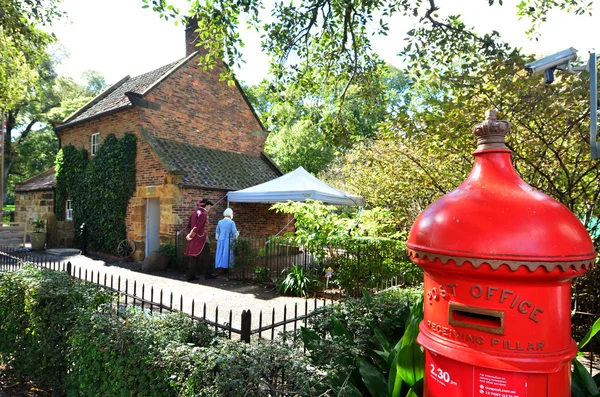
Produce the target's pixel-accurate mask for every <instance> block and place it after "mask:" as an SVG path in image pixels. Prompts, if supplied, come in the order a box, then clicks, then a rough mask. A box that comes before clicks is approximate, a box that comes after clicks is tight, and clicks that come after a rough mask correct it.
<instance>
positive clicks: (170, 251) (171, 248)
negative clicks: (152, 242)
mask: <svg viewBox="0 0 600 397" xmlns="http://www.w3.org/2000/svg"><path fill="white" fill-rule="evenodd" d="M156 251H157V252H162V253H163V254H167V255H169V262H171V263H173V262H175V259H176V258H177V250H176V249H175V244H173V243H164V244H161V245H160V247H158V249H157V250H156Z"/></svg>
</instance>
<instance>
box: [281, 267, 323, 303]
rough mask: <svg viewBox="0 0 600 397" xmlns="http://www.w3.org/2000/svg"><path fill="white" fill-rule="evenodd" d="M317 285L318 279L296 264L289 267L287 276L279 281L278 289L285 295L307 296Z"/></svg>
mask: <svg viewBox="0 0 600 397" xmlns="http://www.w3.org/2000/svg"><path fill="white" fill-rule="evenodd" d="M284 273H285V270H284ZM315 285H316V280H314V279H312V278H311V277H310V276H308V274H306V273H305V272H304V269H303V268H302V267H300V266H298V265H294V266H293V267H292V268H291V269H289V271H288V272H287V275H286V276H285V278H284V279H283V280H281V281H279V282H278V283H277V291H279V292H280V293H281V294H284V295H285V294H290V295H293V296H305V297H306V296H308V295H309V294H310V292H311V291H313V290H314V288H315Z"/></svg>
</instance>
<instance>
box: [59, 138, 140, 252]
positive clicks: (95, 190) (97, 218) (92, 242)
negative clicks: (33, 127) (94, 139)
mask: <svg viewBox="0 0 600 397" xmlns="http://www.w3.org/2000/svg"><path fill="white" fill-rule="evenodd" d="M135 157H136V137H135V135H132V134H125V136H124V137H123V138H122V139H120V140H118V139H117V138H116V137H115V135H114V134H111V135H109V136H108V137H106V139H105V140H104V142H103V144H102V145H101V146H100V148H99V149H98V152H97V153H96V155H95V156H94V157H93V158H92V160H88V153H87V151H86V150H85V149H76V148H75V147H73V146H65V147H64V148H62V149H61V150H60V151H59V153H58V155H57V156H56V217H57V219H61V220H62V219H64V216H65V213H64V212H65V201H66V200H67V198H69V199H70V200H71V204H72V207H73V218H74V219H73V220H74V222H75V227H76V229H75V230H76V231H77V232H78V231H79V227H80V226H81V224H82V223H85V224H86V225H87V228H88V240H87V241H88V249H90V250H93V251H100V252H106V253H116V249H117V245H118V244H119V242H120V241H121V240H123V239H125V238H126V236H127V233H126V228H125V217H126V215H127V204H128V203H129V199H130V198H131V196H132V195H133V193H134V192H135V174H136V167H135Z"/></svg>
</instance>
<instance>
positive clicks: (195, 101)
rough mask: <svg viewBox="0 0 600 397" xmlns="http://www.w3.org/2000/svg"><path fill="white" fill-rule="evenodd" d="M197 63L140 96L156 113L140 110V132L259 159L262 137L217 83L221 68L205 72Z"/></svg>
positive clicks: (232, 91) (240, 100)
mask: <svg viewBox="0 0 600 397" xmlns="http://www.w3.org/2000/svg"><path fill="white" fill-rule="evenodd" d="M197 63H198V60H197V59H195V58H193V59H190V60H189V61H188V62H187V63H186V64H185V65H184V66H182V67H181V68H179V69H178V70H177V71H176V72H174V73H173V74H172V75H171V76H169V78H168V79H166V80H165V81H163V82H162V83H161V84H160V85H159V86H157V87H156V88H154V89H152V90H151V91H150V92H149V93H148V95H146V99H148V100H149V101H151V102H153V103H155V104H158V105H160V109H151V108H144V109H141V110H140V114H141V119H142V123H143V126H144V127H145V128H146V129H147V130H148V131H149V132H150V133H152V134H154V135H155V136H157V137H163V138H167V139H171V140H174V141H178V142H186V143H190V144H193V145H198V146H204V147H207V148H210V149H217V150H225V151H230V152H239V153H245V154H249V155H254V156H259V155H260V153H261V152H262V151H263V149H264V144H265V139H266V133H265V132H264V130H263V129H262V127H261V126H260V124H259V122H258V121H257V119H256V117H255V116H254V114H253V113H252V110H251V108H250V107H249V105H248V104H247V103H246V101H245V100H244V97H243V96H242V94H241V93H240V91H239V90H238V88H237V87H236V86H235V85H234V86H228V85H227V82H224V81H219V73H220V72H221V71H222V66H220V67H216V68H215V69H212V70H208V71H205V70H203V69H202V68H200V67H199V66H198V65H197ZM154 107H155V106H154Z"/></svg>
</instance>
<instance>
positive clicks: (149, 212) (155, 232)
mask: <svg viewBox="0 0 600 397" xmlns="http://www.w3.org/2000/svg"><path fill="white" fill-rule="evenodd" d="M159 246H160V203H159V199H157V198H152V199H147V200H146V256H148V255H149V254H150V253H151V252H153V251H156V250H157V249H158V247H159Z"/></svg>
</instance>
